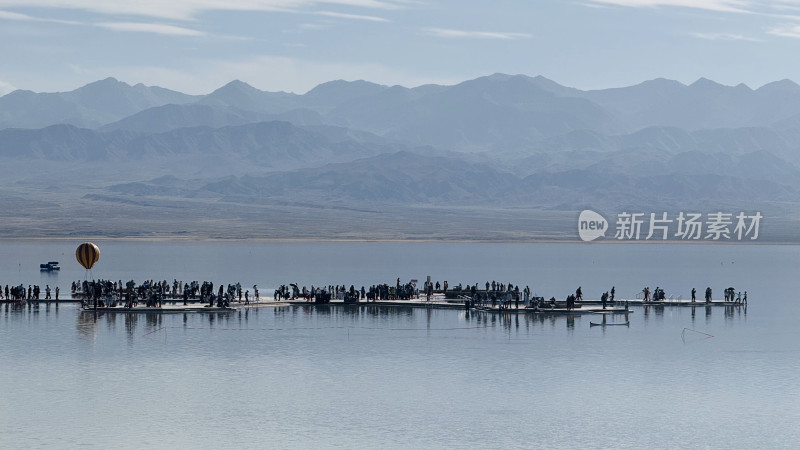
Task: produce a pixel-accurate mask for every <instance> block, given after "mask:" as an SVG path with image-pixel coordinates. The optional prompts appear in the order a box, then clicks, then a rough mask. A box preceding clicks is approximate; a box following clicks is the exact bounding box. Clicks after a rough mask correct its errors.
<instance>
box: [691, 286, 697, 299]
mask: <svg viewBox="0 0 800 450" xmlns="http://www.w3.org/2000/svg"><path fill="white" fill-rule="evenodd" d="M696 294H697V289H695V288H692V301H695V300H696Z"/></svg>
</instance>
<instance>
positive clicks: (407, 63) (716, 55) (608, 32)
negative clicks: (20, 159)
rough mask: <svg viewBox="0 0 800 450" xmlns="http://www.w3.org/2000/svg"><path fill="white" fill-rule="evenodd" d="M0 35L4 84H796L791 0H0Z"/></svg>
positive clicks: (798, 70) (798, 9) (798, 34)
mask: <svg viewBox="0 0 800 450" xmlns="http://www.w3.org/2000/svg"><path fill="white" fill-rule="evenodd" d="M0 40H1V41H0V42H2V46H0V55H1V56H2V60H3V62H2V64H0V94H2V93H7V92H9V91H10V90H11V89H14V88H21V89H30V90H34V91H63V90H71V89H74V88H76V87H78V86H81V85H83V84H86V83H88V82H91V81H94V80H98V79H101V78H105V77H108V76H113V77H116V78H118V79H120V80H122V81H126V82H128V83H132V84H133V83H139V82H142V83H145V84H148V85H159V86H163V87H168V88H172V89H177V90H180V91H183V92H188V93H196V94H199V93H207V92H210V91H212V90H213V89H215V88H217V87H219V86H221V85H223V84H225V83H227V82H228V81H231V80H233V79H241V80H243V81H246V82H247V83H250V84H252V85H253V86H255V87H258V88H260V89H264V90H270V91H277V90H285V91H293V92H298V93H303V92H305V91H307V90H308V89H310V88H312V87H313V86H315V85H316V84H318V83H320V82H324V81H329V80H333V79H347V80H354V79H366V80H369V81H374V82H377V83H383V84H402V85H404V86H416V85H419V84H424V83H455V82H459V81H463V80H466V79H470V78H475V77H477V76H481V75H488V74H492V73H495V72H503V73H511V74H517V73H522V74H527V75H544V76H546V77H548V78H551V79H553V80H555V81H558V82H560V83H562V84H565V85H569V86H575V87H578V88H582V89H590V88H603V87H616V86H625V85H631V84H636V83H639V82H641V81H644V80H647V79H652V78H657V77H665V78H671V79H676V80H679V81H681V82H684V83H691V82H693V81H694V80H696V79H697V78H699V77H706V78H711V79H713V80H715V81H718V82H720V83H723V84H738V83H745V84H747V85H749V86H751V87H754V88H755V87H758V86H761V85H763V84H765V83H767V82H769V81H774V80H779V79H782V78H790V79H793V80H795V81H798V82H800V58H798V54H799V52H798V50H799V49H800V0H775V1H766V0H577V1H569V0H563V1H555V0H553V1H550V0H495V1H477V0H457V1H456V0H322V1H313V0H174V1H170V0H143V1H136V0H0Z"/></svg>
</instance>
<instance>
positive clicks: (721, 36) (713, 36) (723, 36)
mask: <svg viewBox="0 0 800 450" xmlns="http://www.w3.org/2000/svg"><path fill="white" fill-rule="evenodd" d="M691 35H692V36H694V37H696V38H700V39H706V40H709V41H751V42H759V41H761V40H760V39H757V38H754V37H749V36H744V35H741V34H734V33H691Z"/></svg>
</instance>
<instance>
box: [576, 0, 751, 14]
mask: <svg viewBox="0 0 800 450" xmlns="http://www.w3.org/2000/svg"><path fill="white" fill-rule="evenodd" d="M590 1H592V2H594V3H601V4H607V5H617V6H627V7H633V8H654V7H659V6H678V7H683V8H695V9H706V10H710V11H724V12H737V13H747V12H751V11H750V6H751V5H752V3H753V2H752V1H746V0H590Z"/></svg>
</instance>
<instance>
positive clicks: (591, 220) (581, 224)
mask: <svg viewBox="0 0 800 450" xmlns="http://www.w3.org/2000/svg"><path fill="white" fill-rule="evenodd" d="M606 230H608V221H606V219H605V217H603V216H601V215H600V214H598V213H596V212H594V211H592V210H591V209H584V210H583V211H581V215H580V216H578V235H579V236H580V237H581V239H582V240H583V241H584V242H589V241H593V240H595V239H597V238H599V237H604V236H605V235H606Z"/></svg>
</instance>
